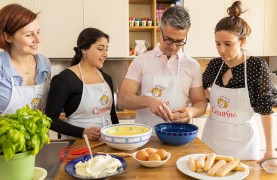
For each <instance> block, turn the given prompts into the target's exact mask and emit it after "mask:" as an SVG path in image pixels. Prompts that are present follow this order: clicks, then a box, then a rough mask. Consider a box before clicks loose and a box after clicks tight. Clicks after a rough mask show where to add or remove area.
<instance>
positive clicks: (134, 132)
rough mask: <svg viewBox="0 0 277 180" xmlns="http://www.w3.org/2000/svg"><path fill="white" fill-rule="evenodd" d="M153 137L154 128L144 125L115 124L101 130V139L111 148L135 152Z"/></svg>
mask: <svg viewBox="0 0 277 180" xmlns="http://www.w3.org/2000/svg"><path fill="white" fill-rule="evenodd" d="M151 135H152V128H151V127H149V126H147V125H143V124H113V125H109V126H105V127H103V128H101V137H102V139H103V141H104V142H105V143H106V144H107V145H108V146H110V147H112V148H115V149H119V150H134V149H136V148H139V147H141V146H143V145H145V144H146V143H147V142H148V141H149V139H150V137H151Z"/></svg>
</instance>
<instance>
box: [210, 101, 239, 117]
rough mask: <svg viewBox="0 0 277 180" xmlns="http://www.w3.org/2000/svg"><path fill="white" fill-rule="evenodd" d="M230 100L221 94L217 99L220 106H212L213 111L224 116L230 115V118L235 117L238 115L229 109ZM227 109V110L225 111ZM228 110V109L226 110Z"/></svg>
mask: <svg viewBox="0 0 277 180" xmlns="http://www.w3.org/2000/svg"><path fill="white" fill-rule="evenodd" d="M229 102H230V100H229V99H228V98H226V97H224V96H220V97H219V98H218V99H217V105H218V107H219V108H216V107H215V106H212V112H213V113H214V114H215V115H218V116H222V117H228V118H234V117H237V114H236V113H233V112H230V111H228V105H229ZM224 109H225V111H224ZM226 110H227V111H226Z"/></svg>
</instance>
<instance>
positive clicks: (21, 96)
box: [2, 77, 50, 114]
mask: <svg viewBox="0 0 277 180" xmlns="http://www.w3.org/2000/svg"><path fill="white" fill-rule="evenodd" d="M11 81H12V95H11V99H10V102H9V104H8V106H7V108H6V109H5V111H4V112H3V113H2V114H14V113H15V112H16V110H17V109H19V108H22V107H23V106H26V105H27V104H28V105H29V106H30V108H31V109H39V110H41V111H42V112H44V111H45V105H46V101H47V96H48V92H49V88H50V82H49V80H48V77H47V80H46V81H45V82H44V83H41V84H38V85H31V86H15V85H14V80H13V77H12V78H11Z"/></svg>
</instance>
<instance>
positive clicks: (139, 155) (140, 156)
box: [136, 150, 149, 161]
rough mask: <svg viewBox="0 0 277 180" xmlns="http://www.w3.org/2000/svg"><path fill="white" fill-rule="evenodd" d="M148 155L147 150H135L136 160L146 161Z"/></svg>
mask: <svg viewBox="0 0 277 180" xmlns="http://www.w3.org/2000/svg"><path fill="white" fill-rule="evenodd" d="M148 157H149V154H148V152H146V151H143V150H140V151H139V152H137V154H136V158H137V159H138V160H141V161H147V160H148Z"/></svg>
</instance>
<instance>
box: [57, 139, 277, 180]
mask: <svg viewBox="0 0 277 180" xmlns="http://www.w3.org/2000/svg"><path fill="white" fill-rule="evenodd" d="M97 143H99V142H98V141H90V144H91V146H93V145H95V144H97ZM74 146H85V141H84V140H83V139H77V140H76V141H75V143H74ZM146 147H153V148H157V149H161V148H163V149H165V150H166V151H169V152H170V153H171V158H170V159H169V161H168V162H167V163H166V164H164V165H163V166H160V167H156V168H147V167H143V166H141V165H140V164H138V163H137V162H136V161H135V160H134V159H133V158H132V157H126V158H124V159H125V160H126V162H127V168H126V170H125V171H124V172H123V173H121V174H119V175H117V176H114V177H112V178H109V179H111V180H114V179H115V180H116V179H118V180H122V179H123V180H124V179H130V180H131V179H142V180H152V179H160V180H167V179H170V180H179V179H180V180H181V179H182V180H183V179H193V178H191V177H189V176H187V175H185V174H183V173H182V172H181V171H179V170H178V169H177V166H176V161H177V160H178V159H179V158H181V157H183V156H186V155H188V154H194V153H211V152H213V151H212V149H211V148H209V147H208V146H207V145H206V144H204V143H203V142H202V141H200V140H199V139H198V138H196V139H195V140H194V141H192V142H191V143H189V144H187V145H184V146H170V145H165V144H163V143H162V142H161V141H160V140H159V139H158V138H157V137H156V136H153V137H151V139H150V141H149V142H148V143H147V144H146V145H144V146H143V147H141V148H139V149H143V148H146ZM137 150H138V149H136V150H134V151H128V153H132V152H135V151H137ZM93 151H94V152H110V153H111V152H122V151H120V150H116V149H113V148H110V147H109V146H107V145H103V146H100V147H97V148H95V149H94V150H93ZM125 152H126V151H125ZM66 163H67V161H65V162H63V163H62V164H61V166H60V168H59V170H58V172H57V174H56V177H55V179H56V180H64V179H66V180H71V179H75V178H73V177H72V176H70V175H69V174H67V173H66V172H65V170H64V168H65V165H66ZM244 163H245V164H248V165H250V166H251V170H250V174H249V175H248V176H247V178H246V179H247V180H261V179H266V180H271V179H272V180H273V179H275V180H276V179H277V174H276V175H272V174H268V173H267V172H265V171H264V170H263V169H262V168H261V167H260V165H259V164H257V163H256V162H255V161H244Z"/></svg>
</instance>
